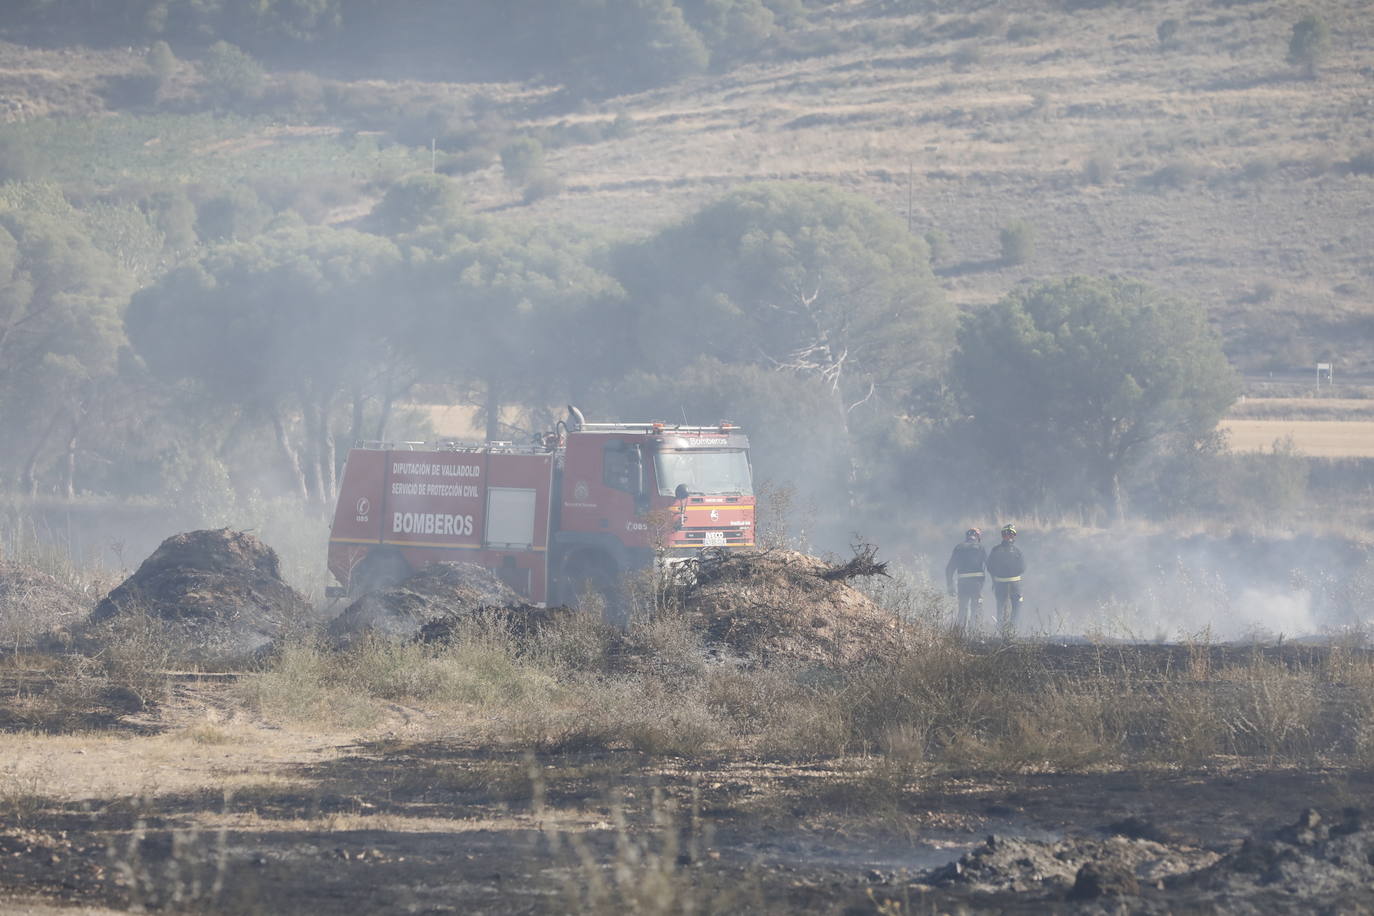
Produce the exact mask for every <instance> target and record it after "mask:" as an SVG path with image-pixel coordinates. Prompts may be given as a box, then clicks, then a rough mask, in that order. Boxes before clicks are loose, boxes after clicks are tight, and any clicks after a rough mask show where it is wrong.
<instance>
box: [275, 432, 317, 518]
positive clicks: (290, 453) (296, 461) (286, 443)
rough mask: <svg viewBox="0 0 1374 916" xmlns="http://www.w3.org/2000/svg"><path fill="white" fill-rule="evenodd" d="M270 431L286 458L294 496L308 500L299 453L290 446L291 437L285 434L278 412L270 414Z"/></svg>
mask: <svg viewBox="0 0 1374 916" xmlns="http://www.w3.org/2000/svg"><path fill="white" fill-rule="evenodd" d="M272 429H273V430H274V431H275V432H276V434H277V445H278V447H279V448H281V452H282V455H283V456H284V457H285V458H286V466H287V468H288V470H290V472H291V479H292V480H293V481H294V482H295V484H296V495H298V496H299V497H300V498H301V499H302V500H308V499H310V491H309V489H308V488H307V486H306V482H305V469H304V468H302V467H301V456H300V453H299V452H297V451H296V449H295V447H294V446H293V445H292V444H291V437H290V436H288V435H287V433H286V420H285V419H284V418H283V417H282V415H281V411H280V410H274V411H273V412H272Z"/></svg>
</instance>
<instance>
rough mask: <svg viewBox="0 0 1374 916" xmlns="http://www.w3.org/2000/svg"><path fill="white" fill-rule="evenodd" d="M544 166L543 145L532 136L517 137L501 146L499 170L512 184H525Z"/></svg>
mask: <svg viewBox="0 0 1374 916" xmlns="http://www.w3.org/2000/svg"><path fill="white" fill-rule="evenodd" d="M543 167H544V145H543V144H542V143H540V142H539V141H538V140H536V139H534V138H533V137H517V138H515V139H514V140H512V141H510V142H509V143H507V144H506V145H505V146H503V147H501V171H502V173H503V174H504V175H505V177H506V181H507V182H508V183H510V184H512V185H516V186H520V185H524V184H527V183H528V182H529V181H530V180H531V179H533V178H534V177H535V176H536V175H538V174H539V173H540V171H541V170H542V169H543Z"/></svg>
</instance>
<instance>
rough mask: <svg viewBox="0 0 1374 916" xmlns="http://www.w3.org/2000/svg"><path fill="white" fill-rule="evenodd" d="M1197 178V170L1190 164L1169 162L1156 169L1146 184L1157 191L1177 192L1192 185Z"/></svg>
mask: <svg viewBox="0 0 1374 916" xmlns="http://www.w3.org/2000/svg"><path fill="white" fill-rule="evenodd" d="M1197 178H1198V168H1197V166H1195V165H1193V164H1192V163H1191V162H1170V163H1169V164H1167V165H1164V166H1161V167H1160V168H1159V169H1156V170H1155V172H1154V173H1153V174H1151V175H1150V177H1149V178H1147V179H1146V183H1147V184H1148V185H1149V186H1150V187H1152V188H1154V189H1155V190H1157V191H1160V190H1163V189H1165V188H1173V189H1175V190H1178V189H1180V188H1183V187H1186V186H1187V185H1189V184H1192V183H1193V182H1194V181H1196V180H1197Z"/></svg>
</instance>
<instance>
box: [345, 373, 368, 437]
mask: <svg viewBox="0 0 1374 916" xmlns="http://www.w3.org/2000/svg"><path fill="white" fill-rule="evenodd" d="M366 404H367V398H366V397H365V396H364V395H363V389H362V386H358V387H357V388H354V389H353V417H352V423H351V424H350V426H349V430H348V437H349V442H348V444H349V445H357V444H358V443H359V442H361V441H362V438H363V408H364V406H366Z"/></svg>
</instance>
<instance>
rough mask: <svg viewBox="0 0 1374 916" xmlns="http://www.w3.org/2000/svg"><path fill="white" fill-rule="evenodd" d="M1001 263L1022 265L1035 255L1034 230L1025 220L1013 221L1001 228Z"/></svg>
mask: <svg viewBox="0 0 1374 916" xmlns="http://www.w3.org/2000/svg"><path fill="white" fill-rule="evenodd" d="M999 237H1000V239H1001V242H1002V263H1003V264H1008V265H1016V264H1024V263H1026V262H1027V261H1029V260H1030V259H1031V256H1032V255H1034V254H1035V229H1034V228H1033V227H1032V226H1031V225H1030V223H1028V222H1026V221H1025V220H1020V219H1018V220H1013V221H1012V222H1010V223H1008V224H1007V225H1006V226H1003V227H1002V231H1001V233H1000V234H999Z"/></svg>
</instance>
